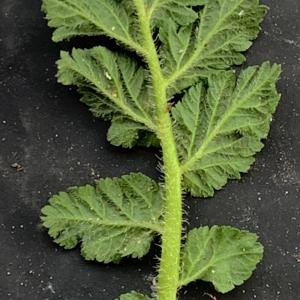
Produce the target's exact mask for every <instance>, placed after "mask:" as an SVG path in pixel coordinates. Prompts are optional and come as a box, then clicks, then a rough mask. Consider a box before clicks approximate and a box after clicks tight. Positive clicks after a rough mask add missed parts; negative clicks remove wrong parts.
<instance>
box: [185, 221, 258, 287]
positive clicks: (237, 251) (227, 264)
mask: <svg viewBox="0 0 300 300" xmlns="http://www.w3.org/2000/svg"><path fill="white" fill-rule="evenodd" d="M262 256H263V246H262V245H261V244H260V243H259V242H257V236H256V234H254V233H250V232H247V231H241V230H239V229H236V228H233V227H227V226H213V227H212V228H211V229H210V228H208V227H201V228H197V229H193V230H192V231H190V232H189V234H188V237H187V241H186V244H185V247H184V249H183V258H182V274H181V285H187V284H189V283H190V282H193V281H196V280H203V281H208V282H211V283H213V285H214V286H215V288H216V290H218V291H219V292H221V293H227V292H229V291H231V290H232V289H234V287H235V286H238V285H241V284H243V282H244V281H245V280H247V279H248V278H249V277H250V276H251V274H252V272H253V271H254V270H255V268H256V265H257V264H258V263H259V261H260V260H261V259H262Z"/></svg>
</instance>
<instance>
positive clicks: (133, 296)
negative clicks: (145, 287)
mask: <svg viewBox="0 0 300 300" xmlns="http://www.w3.org/2000/svg"><path fill="white" fill-rule="evenodd" d="M119 300H150V298H149V297H148V296H144V295H142V294H140V293H137V292H131V293H128V294H124V295H122V296H120V298H119Z"/></svg>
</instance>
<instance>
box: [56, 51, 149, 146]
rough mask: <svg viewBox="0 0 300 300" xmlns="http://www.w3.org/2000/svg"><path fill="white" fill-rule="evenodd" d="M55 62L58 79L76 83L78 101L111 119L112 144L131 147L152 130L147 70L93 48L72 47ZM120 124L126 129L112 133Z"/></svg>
mask: <svg viewBox="0 0 300 300" xmlns="http://www.w3.org/2000/svg"><path fill="white" fill-rule="evenodd" d="M57 65H58V70H59V71H58V81H59V82H60V83H62V84H64V85H76V86H78V88H79V92H80V93H82V94H83V97H82V102H84V103H86V104H87V105H88V106H89V107H90V110H91V111H92V112H93V113H94V115H95V116H96V117H102V118H104V119H111V118H114V121H113V124H112V128H111V132H110V136H109V141H111V142H112V144H113V145H116V146H123V147H125V148H128V147H132V146H134V145H135V144H137V143H138V140H139V137H140V136H143V135H145V131H149V130H150V131H153V130H154V129H155V125H154V123H153V118H154V116H153V114H154V112H155V105H154V103H153V102H151V101H150V94H151V91H150V87H149V85H148V82H147V79H146V77H147V76H148V75H147V71H145V70H144V69H143V68H142V67H141V66H139V65H138V64H137V62H135V61H134V60H133V59H131V58H129V57H127V56H125V55H124V54H123V55H122V54H118V53H114V52H112V51H110V50H108V49H106V48H104V47H94V48H92V49H85V50H81V49H73V51H72V55H70V54H69V53H67V52H64V51H63V52H61V59H60V60H59V61H58V63H57ZM120 117H121V118H120ZM120 123H123V124H124V125H125V127H126V128H125V127H124V128H123V129H122V132H119V133H118V134H116V133H115V129H116V128H120V126H119V125H120ZM124 133H125V135H124ZM126 137H127V138H128V140H127V139H126ZM150 145H151V143H150Z"/></svg>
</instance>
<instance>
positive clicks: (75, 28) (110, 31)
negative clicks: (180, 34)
mask: <svg viewBox="0 0 300 300" xmlns="http://www.w3.org/2000/svg"><path fill="white" fill-rule="evenodd" d="M125 2H126V5H125V4H124V3H125ZM43 10H44V11H45V12H46V13H47V19H48V25H49V26H50V27H53V28H56V30H55V31H54V34H53V40H54V41H56V42H58V41H62V40H64V39H70V38H72V37H74V36H81V35H88V36H93V35H106V36H108V37H111V38H113V39H115V40H117V41H118V42H121V43H122V44H124V45H125V46H127V47H129V48H131V49H133V50H136V51H137V52H139V51H140V50H141V46H140V45H139V43H138V41H137V40H138V38H139V32H138V31H137V30H136V28H137V26H136V22H135V21H136V19H135V18H134V17H133V16H132V14H133V13H134V10H133V7H132V5H130V3H129V1H117V0H93V1H86V0H44V1H43Z"/></svg>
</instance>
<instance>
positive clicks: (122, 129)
mask: <svg viewBox="0 0 300 300" xmlns="http://www.w3.org/2000/svg"><path fill="white" fill-rule="evenodd" d="M43 10H44V11H45V12H46V17H47V19H48V24H49V26H50V27H53V28H55V31H54V34H53V40H54V41H62V40H65V39H67V40H68V39H70V38H72V37H75V36H82V35H87V36H96V35H100V36H106V37H108V38H110V39H113V40H114V41H115V42H116V44H117V46H122V47H125V48H126V51H123V50H124V49H122V50H121V49H120V50H118V51H111V50H109V49H107V48H105V47H101V46H99V47H94V48H91V49H73V50H72V51H71V53H69V52H65V51H62V52H61V58H60V60H59V61H58V63H57V65H58V75H57V76H58V81H59V82H60V83H62V84H64V85H75V86H76V87H77V88H78V91H79V93H80V94H81V95H82V98H81V101H82V102H83V103H85V104H86V105H87V106H88V107H89V109H90V111H91V112H92V113H93V114H94V116H95V117H99V118H102V119H104V120H108V121H111V126H110V128H109V130H108V134H107V139H108V141H109V142H110V143H111V144H113V145H115V146H121V147H124V148H132V147H134V146H136V145H138V146H145V147H151V146H155V147H160V146H162V147H161V148H162V150H163V153H162V154H163V164H162V168H161V169H162V170H163V172H164V175H165V179H166V180H165V182H164V183H163V185H162V186H163V188H160V187H159V185H158V184H157V183H156V182H154V181H153V180H151V179H150V178H148V177H146V176H144V175H142V174H139V173H138V174H135V173H133V174H130V175H127V176H122V177H121V178H114V179H109V178H107V179H102V180H99V181H97V182H96V184H95V186H94V187H92V186H90V185H87V186H83V187H74V188H71V189H69V190H68V191H67V192H65V193H60V194H58V195H56V196H54V197H52V198H51V199H50V204H49V205H47V206H46V207H44V208H43V210H42V214H43V216H42V220H43V225H44V226H45V227H46V228H48V230H49V234H50V236H52V237H53V238H54V240H55V241H56V242H57V243H58V244H59V245H61V246H63V247H64V248H66V249H72V248H74V247H76V246H77V245H78V244H81V250H82V254H83V256H84V257H85V258H86V259H88V260H97V261H99V262H105V263H108V262H118V261H120V259H122V258H123V257H126V256H131V257H136V258H140V257H142V256H143V255H145V254H146V253H147V252H148V250H149V247H150V244H151V242H152V240H153V237H154V236H155V235H156V234H160V235H162V247H163V249H162V250H163V251H162V258H161V260H160V272H159V278H158V287H157V291H158V294H157V299H158V300H175V299H176V293H177V289H178V288H180V287H181V286H182V285H186V284H188V283H190V282H192V281H195V280H199V279H201V280H204V281H209V282H212V283H213V284H214V286H215V287H216V289H217V290H218V291H220V292H223V293H225V292H228V291H230V290H232V289H233V288H234V286H236V285H240V284H242V283H243V282H244V281H245V280H246V279H248V278H249V277H250V275H251V273H252V272H253V270H254V269H255V267H256V264H257V263H258V262H259V261H260V259H261V258H262V252H263V248H262V246H261V244H259V243H258V242H257V236H256V235H255V234H251V233H249V232H246V231H240V230H238V229H235V228H232V227H218V226H214V227H212V228H211V229H209V228H208V227H203V228H199V229H194V230H192V231H191V232H190V233H189V234H188V237H187V241H186V244H185V247H184V249H183V252H182V259H180V241H181V233H182V220H181V219H182V218H181V215H182V212H181V208H182V192H183V190H188V191H189V192H191V194H192V195H194V196H212V195H213V194H214V191H215V190H219V189H221V188H222V187H223V186H224V185H225V184H226V182H227V181H228V180H229V179H234V178H240V176H241V173H245V172H247V171H248V170H249V168H250V166H251V165H252V164H253V162H254V156H255V154H256V153H257V152H259V151H260V150H261V149H262V147H263V143H262V142H263V140H264V139H265V138H266V137H267V135H268V132H269V129H270V122H271V120H272V114H273V113H274V112H275V109H276V106H277V104H278V101H279V98H280V95H279V94H278V93H277V91H276V82H277V80H278V78H279V75H280V67H279V66H278V65H271V64H270V63H264V64H262V65H261V66H256V67H249V68H247V69H245V70H243V71H241V73H240V75H239V76H238V78H237V77H236V75H235V72H234V71H233V70H230V68H232V67H233V66H235V65H241V64H242V63H243V62H245V56H244V55H243V52H244V51H246V50H247V49H248V48H249V47H250V46H251V44H252V41H253V40H254V39H255V38H256V37H257V35H258V33H259V30H260V23H261V21H262V19H263V17H264V15H265V13H266V7H265V6H263V5H260V4H259V1H258V0H187V1H182V0H93V1H88V0H43ZM128 50H129V52H128ZM130 51H131V52H135V53H136V54H137V55H138V56H139V58H138V59H135V58H134V56H133V55H131V53H130ZM175 95H176V98H175V99H176V101H173V98H174V96H175ZM163 200H164V201H163ZM177 246H178V247H177ZM180 271H181V275H180V276H179V273H180ZM179 277H180V280H179ZM119 299H120V300H149V299H150V298H148V297H147V296H143V295H142V294H139V293H136V292H131V293H129V294H125V295H122V296H121V297H120V298H119Z"/></svg>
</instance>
